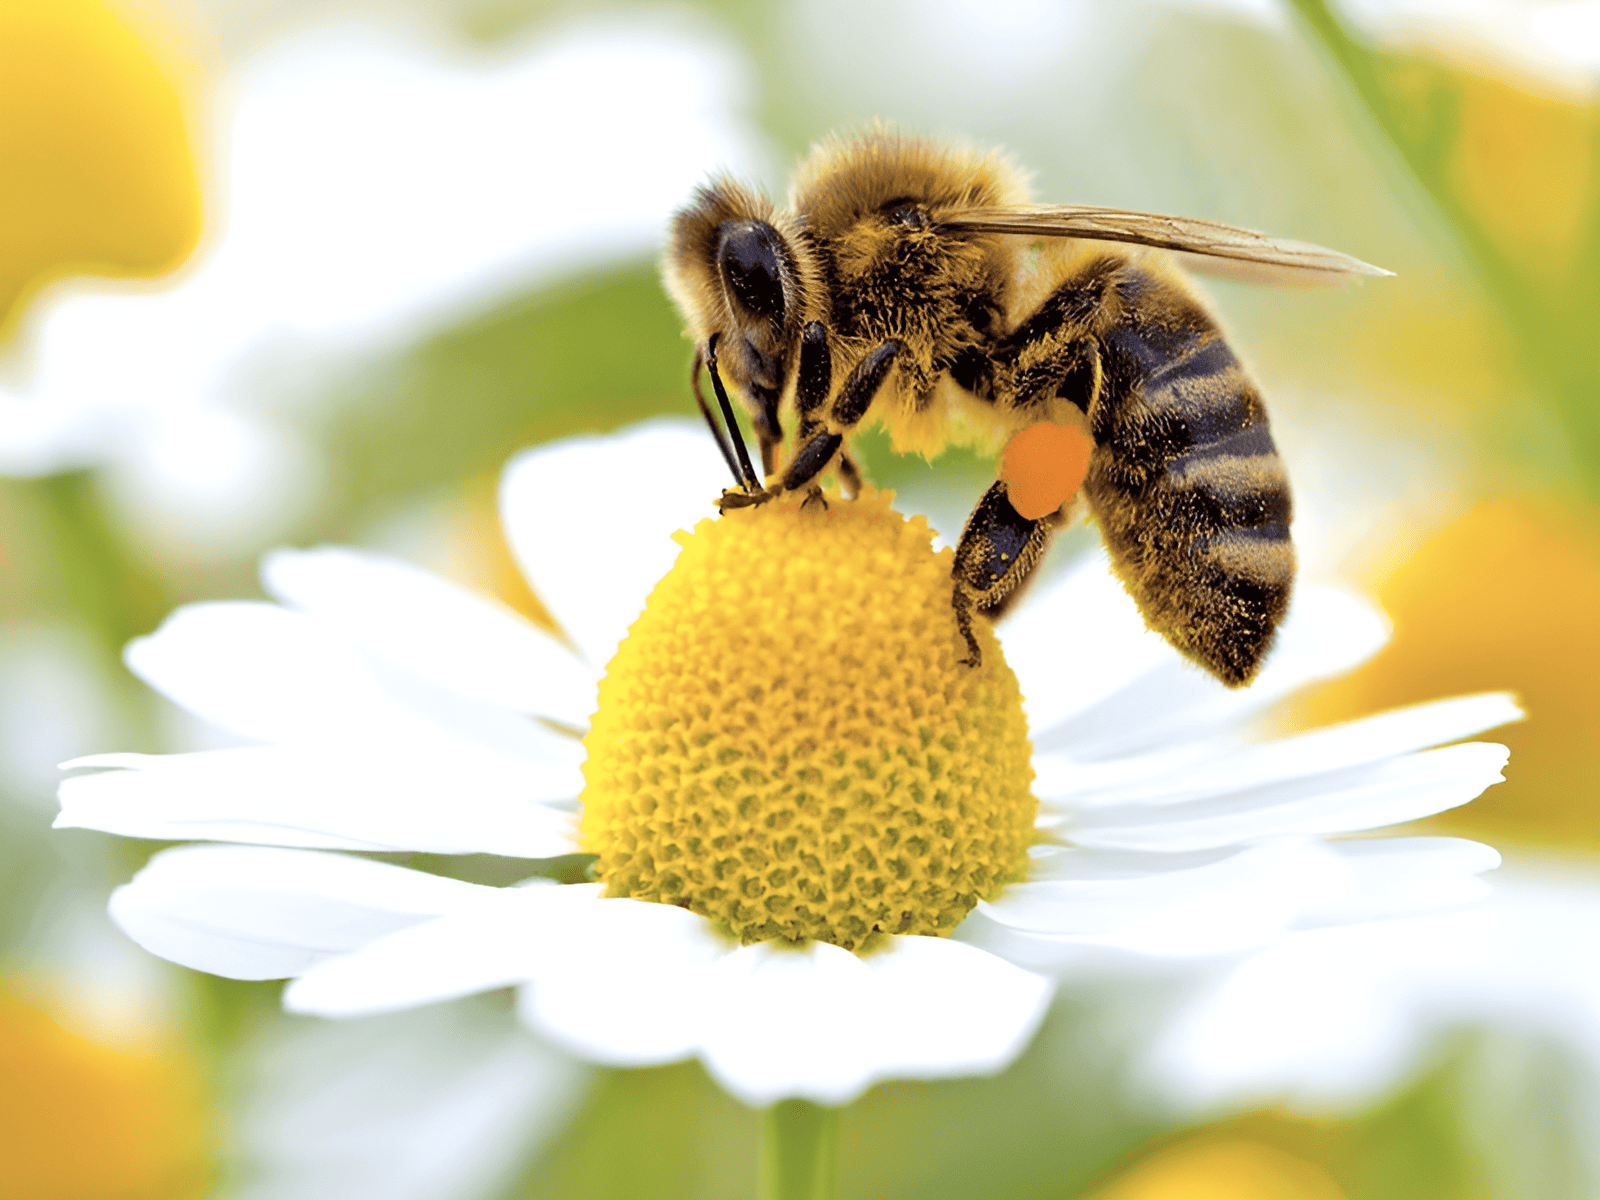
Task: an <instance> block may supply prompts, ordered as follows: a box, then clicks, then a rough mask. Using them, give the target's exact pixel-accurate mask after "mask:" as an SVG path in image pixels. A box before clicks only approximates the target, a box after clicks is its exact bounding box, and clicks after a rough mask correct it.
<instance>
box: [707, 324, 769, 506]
mask: <svg viewBox="0 0 1600 1200" xmlns="http://www.w3.org/2000/svg"><path fill="white" fill-rule="evenodd" d="M706 369H707V370H709V371H710V372H711V390H712V391H713V392H715V393H716V394H717V404H718V405H719V406H720V407H721V409H722V419H723V421H724V422H725V423H726V424H727V426H728V437H729V439H730V440H731V441H732V442H733V448H734V450H735V451H736V452H737V454H738V458H739V470H740V472H741V473H742V474H743V476H744V477H743V479H741V480H740V482H741V483H743V484H744V489H745V491H747V492H751V493H754V492H759V491H760V490H761V485H760V483H758V482H757V481H756V473H755V469H754V468H753V467H752V466H751V465H750V452H749V451H748V450H746V449H745V445H744V435H743V434H741V433H740V432H739V422H738V421H737V420H736V419H735V418H734V415H733V402H732V401H731V400H729V399H728V389H727V388H726V387H724V386H723V384H722V372H721V371H719V370H717V335H716V334H712V335H711V337H710V339H709V340H708V341H707V342H706Z"/></svg>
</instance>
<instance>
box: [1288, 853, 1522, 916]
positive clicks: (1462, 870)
mask: <svg viewBox="0 0 1600 1200" xmlns="http://www.w3.org/2000/svg"><path fill="white" fill-rule="evenodd" d="M1329 849H1331V850H1333V851H1334V852H1335V853H1336V854H1338V855H1339V856H1340V857H1341V858H1342V859H1343V860H1344V863H1345V871H1346V878H1347V885H1346V887H1345V889H1344V890H1343V891H1341V892H1339V893H1336V894H1330V895H1329V896H1326V897H1324V898H1321V899H1319V900H1317V901H1316V902H1315V903H1313V904H1311V905H1308V906H1307V909H1306V911H1305V912H1304V913H1303V914H1302V915H1301V919H1300V921H1299V924H1300V925H1302V926H1313V925H1333V924H1347V923H1351V922H1355V921H1367V920H1373V919H1375V918H1379V917H1392V916H1397V915H1400V914H1404V913H1414V912H1420V911H1423V910H1426V909H1430V908H1455V907H1458V906H1460V905H1465V904H1471V903H1474V902H1476V901H1478V900H1482V899H1483V898H1484V897H1485V896H1487V895H1488V894H1489V884H1488V882H1487V881H1486V880H1483V879H1481V878H1479V876H1481V875H1482V874H1483V872H1485V871H1492V870H1494V869H1495V868H1496V867H1498V866H1499V865H1500V854H1499V852H1498V851H1496V850H1494V849H1493V848H1491V847H1489V846H1485V845H1482V844H1481V843H1479V842H1469V841H1467V840H1466V839H1465V838H1447V837H1408V838H1360V839H1356V840H1353V841H1342V842H1331V843H1329Z"/></svg>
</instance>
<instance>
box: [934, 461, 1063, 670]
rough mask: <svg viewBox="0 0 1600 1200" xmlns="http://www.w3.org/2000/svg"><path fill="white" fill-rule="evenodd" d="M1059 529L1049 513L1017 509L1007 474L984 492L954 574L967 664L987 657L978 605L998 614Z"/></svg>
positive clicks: (963, 540)
mask: <svg viewBox="0 0 1600 1200" xmlns="http://www.w3.org/2000/svg"><path fill="white" fill-rule="evenodd" d="M1054 528H1055V523H1054V522H1053V521H1052V520H1051V519H1050V518H1049V517H1041V518H1039V519H1038V520H1032V519H1030V518H1028V517H1024V516H1023V515H1022V514H1021V513H1019V512H1017V510H1016V509H1015V508H1013V507H1012V506H1011V500H1010V498H1009V497H1008V496H1007V494H1006V483H1005V480H1003V479H1002V480H997V481H996V482H995V484H994V486H992V487H991V488H990V489H989V490H988V491H987V492H985V493H984V494H983V499H982V500H979V501H978V507H977V508H975V509H973V510H972V515H971V516H970V517H968V518H967V524H966V527H965V528H964V529H963V530H962V531H961V541H960V542H959V543H958V544H957V546H956V561H955V565H954V567H953V568H952V569H951V572H950V573H951V576H952V577H953V578H954V579H955V589H954V594H953V596H952V606H953V607H954V608H955V614H956V626H957V628H958V629H960V631H961V636H962V637H963V638H965V639H966V642H967V650H968V652H969V656H968V657H967V658H965V659H963V660H962V661H963V662H965V663H966V664H967V665H968V666H971V667H975V666H977V665H978V664H979V663H980V662H981V661H982V659H983V656H982V652H981V651H980V650H979V648H978V639H977V637H976V636H975V635H974V634H973V632H972V614H973V610H975V609H976V610H978V611H993V612H994V614H995V615H996V616H998V615H999V612H1000V611H1001V610H1003V609H1004V607H1005V604H1006V601H1007V600H1008V599H1009V597H1010V596H1011V595H1012V594H1013V593H1014V592H1015V591H1016V590H1017V589H1018V588H1019V587H1021V586H1022V584H1023V582H1024V581H1025V580H1026V579H1027V578H1028V575H1029V574H1030V573H1031V572H1032V571H1033V568H1034V565H1035V564H1036V563H1038V561H1039V558H1040V556H1041V555H1043V554H1044V551H1045V547H1047V546H1048V545H1049V544H1050V535H1051V533H1052V532H1053V531H1054Z"/></svg>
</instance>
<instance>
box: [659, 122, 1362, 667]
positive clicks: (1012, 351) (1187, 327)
mask: <svg viewBox="0 0 1600 1200" xmlns="http://www.w3.org/2000/svg"><path fill="white" fill-rule="evenodd" d="M1174 254H1176V255H1178V256H1181V258H1182V261H1183V262H1184V263H1185V265H1187V266H1189V267H1190V269H1202V270H1203V269H1207V267H1208V265H1209V266H1210V267H1211V268H1212V269H1216V268H1221V269H1220V270H1216V273H1219V274H1230V273H1232V274H1240V275H1244V276H1247V277H1254V278H1259V279H1264V280H1265V281H1267V282H1303V281H1314V280H1319V279H1328V278H1332V277H1337V276H1347V275H1383V274H1387V273H1388V272H1385V271H1382V270H1379V269H1378V268H1376V267H1372V266H1369V265H1368V264H1366V263H1363V262H1361V261H1360V260H1358V259H1354V258H1351V257H1349V256H1348V255H1344V254H1340V253H1338V252H1336V251H1332V250H1326V249H1323V248H1322V247H1319V246H1312V245H1309V244H1306V243H1303V242H1295V241H1289V240H1285V239H1279V238H1271V237H1267V236H1265V235H1263V234H1259V233H1254V232H1252V231H1250V230H1245V229H1238V228H1235V227H1233V226H1229V225H1222V224H1218V223H1216V222H1213V221H1203V220H1195V219H1190V218H1184V217H1167V216H1156V215H1152V214H1149V213H1138V212H1127V211H1123V210H1119V209H1108V208H1097V207H1089V206H1082V205H1047V204H1033V203H1029V198H1028V195H1027V192H1026V189H1025V187H1024V185H1023V182H1022V179H1021V177H1020V176H1019V174H1018V172H1017V171H1016V169H1015V168H1014V167H1012V166H1011V165H1010V163H1009V162H1007V160H1006V159H1005V158H1004V157H1003V156H1001V155H1000V154H998V153H993V152H987V153H986V152H980V151H973V150H968V149H964V148H962V147H959V146H954V145H951V144H948V143H944V142H936V141H931V140H926V139H921V138H914V137H909V136H904V135H900V134H896V133H892V132H888V131H885V130H881V129H879V130H874V131H872V132H869V133H867V134H865V135H862V136H859V137H855V138H850V139H835V140H831V141H828V142H824V143H822V144H821V145H820V146H818V147H817V148H816V149H815V150H814V151H813V152H812V154H811V155H810V157H809V158H808V159H807V160H806V161H805V162H804V163H803V164H802V165H801V167H800V169H799V172H798V173H797V176H796V179H795V183H794V186H793V190H792V193H791V197H790V201H789V205H788V207H787V208H782V209H780V208H778V207H776V206H775V205H773V204H772V203H771V202H770V201H769V200H768V199H767V198H766V197H764V196H762V195H760V194H759V193H757V192H755V191H753V190H750V189H748V188H745V187H743V186H741V185H740V184H738V183H736V182H734V181H733V180H731V179H728V178H719V179H716V180H713V181H712V182H711V183H709V184H707V185H705V186H704V187H702V188H700V189H699V191H698V192H697V193H696V195H695V197H694V199H693V201H692V202H691V203H690V205H689V206H688V207H686V208H685V209H683V210H682V211H681V212H679V213H678V214H677V216H676V218H675V220H674V222H673V226H672V232H671V239H670V244H669V246H668V249H667V252H666V257H665V262H664V267H663V275H664V278H665V281H666V286H667V289H668V291H669V292H670V293H671V295H672V297H673V299H674V300H675V301H676V302H677V304H678V307H679V309H680V310H681V311H682V313H683V315H684V318H685V320H686V322H687V323H688V326H689V334H690V336H691V337H692V338H693V339H694V342H695V347H696V349H695V357H694V366H693V372H692V380H693V390H694V393H695V397H696V400H697V402H698V403H699V406H700V410H701V412H702V413H703V414H704V415H705V417H706V420H707V422H708V424H710V426H711V428H712V432H713V434H714V435H715V436H716V437H717V440H718V444H719V445H720V446H721V447H722V451H723V456H724V458H725V459H726V460H727V462H728V465H729V468H730V469H731V470H732V471H733V473H734V478H735V480H736V482H737V484H738V487H739V490H731V491H727V492H725V493H724V495H723V498H722V501H721V504H722V505H723V507H724V508H727V507H739V506H744V505H749V504H758V503H762V502H764V501H765V500H767V499H769V498H771V497H772V496H774V495H776V494H778V493H780V492H785V491H793V490H796V489H803V490H808V491H811V492H812V493H813V494H817V493H816V489H817V488H818V484H819V479H820V477H821V476H822V474H823V473H824V472H826V471H831V472H832V473H834V474H836V475H837V477H838V479H839V480H840V483H841V485H842V487H843V488H844V490H845V492H846V493H847V494H854V491H855V489H856V488H857V487H858V486H859V483H860V472H859V470H858V468H857V467H856V464H855V462H854V460H853V459H852V458H851V455H850V450H849V446H848V444H847V440H846V439H847V438H848V437H849V436H850V434H851V433H853V432H855V431H856V430H858V429H860V428H862V427H863V426H864V425H865V424H867V423H870V422H878V423H881V424H882V425H884V426H885V427H886V428H887V429H888V431H889V433H890V435H891V438H892V445H893V447H894V449H895V450H896V451H899V452H918V451H920V452H922V453H924V454H928V455H930V456H931V455H933V454H936V453H937V452H938V451H940V450H942V449H943V448H944V447H945V446H947V445H952V444H960V445H970V446H974V447H976V448H977V449H979V450H980V451H982V452H984V453H993V454H997V455H998V456H999V458H1000V462H1001V468H1000V472H999V478H998V479H997V480H996V482H995V484H994V485H993V486H992V487H990V488H989V490H988V491H987V492H986V493H985V494H984V495H983V497H982V498H981V499H980V500H979V501H978V504H977V507H976V508H975V509H974V510H973V512H972V515H971V516H970V517H969V518H968V520H967V523H966V526H965V528H964V530H963V531H962V534H961V539H960V542H959V543H958V545H957V547H956V555H955V568H954V589H953V603H954V607H955V613H956V618H957V622H958V624H959V627H960V629H961V632H962V633H963V635H964V636H965V638H966V641H967V645H968V648H969V659H968V661H970V662H973V663H976V662H977V661H978V656H979V653H980V651H979V647H978V643H977V640H976V638H975V637H974V636H973V633H972V620H973V614H974V613H983V614H985V615H988V616H991V617H994V616H998V615H1000V614H1001V613H1002V612H1004V610H1005V608H1006V606H1007V605H1008V604H1009V603H1010V602H1011V601H1013V600H1014V599H1015V597H1016V595H1017V594H1018V589H1019V587H1020V586H1021V585H1022V584H1023V583H1024V582H1025V581H1026V579H1027V578H1028V575H1029V574H1030V572H1031V571H1032V570H1033V568H1034V566H1035V564H1037V562H1038V561H1039V558H1040V556H1041V555H1042V553H1043V552H1044V549H1045V547H1046V545H1047V544H1048V542H1049V539H1050V536H1051V534H1052V532H1053V531H1054V530H1055V529H1056V528H1058V527H1060V526H1061V525H1062V524H1064V523H1065V522H1066V521H1067V520H1068V519H1069V518H1070V517H1071V516H1072V515H1073V514H1074V513H1076V512H1077V511H1079V507H1080V502H1081V503H1082V505H1086V507H1087V509H1088V511H1089V513H1090V514H1091V515H1092V516H1093V517H1094V519H1095V520H1096V522H1097V523H1098V524H1099V526H1100V529H1101V532H1102V534H1103V536H1104V538H1105V541H1106V545H1107V549H1108V551H1109V553H1110V557H1111V562H1112V565H1113V567H1114V569H1115V570H1116V572H1117V574H1118V576H1119V577H1120V578H1121V580H1122V581H1123V583H1124V585H1125V586H1126V587H1127V589H1128V591H1129V593H1130V594H1131V595H1132V596H1133V598H1134V599H1135V601H1136V602H1137V603H1138V605H1139V608H1140V610H1141V612H1142V613H1143V614H1144V617H1145V620H1146V622H1147V623H1148V624H1149V625H1150V627H1151V628H1153V629H1155V630H1157V631H1158V632H1160V633H1161V634H1162V635H1163V636H1164V637H1166V639H1167V640H1168V641H1169V642H1171V643H1172V644H1173V645H1174V646H1175V647H1177V648H1178V649H1179V650H1180V651H1182V652H1183V653H1184V654H1186V655H1188V656H1189V657H1190V658H1191V659H1193V660H1194V661H1196V662H1198V663H1199V664H1200V665H1202V666H1204V667H1205V668H1206V669H1207V670H1209V671H1211V673H1212V674H1214V675H1215V676H1217V678H1219V679H1221V680H1222V681H1223V682H1224V683H1226V684H1228V685H1230V686H1234V687H1238V686H1242V685H1244V684H1246V683H1248V682H1249V681H1250V680H1251V679H1252V678H1253V677H1254V676H1255V674H1256V672H1257V671H1258V670H1259V669H1260V665H1261V662H1262V659H1263V657H1264V656H1265V655H1266V653H1267V651H1268V650H1269V649H1270V647H1271V644H1272V639H1273V636H1274V634H1275V632H1276V630H1277V627H1278V625H1279V623H1280V622H1281V620H1282V619H1283V615H1284V612H1285V611H1286V609H1287V607H1288V602H1289V593H1290V589H1291V587H1292V585H1293V579H1294V570H1295V561H1294V549H1293V546H1292V544H1291V542H1290V539H1289V521H1290V516H1291V505H1290V498H1289V488H1288V482H1287V479H1286V477H1285V473H1284V468H1283V463H1282V460H1281V459H1280V458H1279V457H1278V453H1277V448H1276V446H1275V445H1274V443H1273V440H1272V434H1271V431H1270V429H1269V426H1268V423H1267V415H1266V410H1265V408H1264V407H1263V405H1262V401H1261V397H1260V393H1259V391H1258V389H1257V387H1256V385H1255V383H1254V382H1253V381H1252V380H1251V379H1250V377H1249V375H1248V374H1247V373H1246V371H1245V369H1244V368H1243V367H1242V366H1241V365H1240V363H1239V360H1238V359H1237V358H1236V357H1235V355H1234V353H1233V351H1232V350H1231V349H1230V348H1229V346H1228V344H1227V342H1226V341H1225V340H1224V338H1223V336H1222V334H1221V332H1220V331H1219V329H1218V327H1217V322H1216V319H1215V318H1214V317H1213V316H1212V315H1211V314H1210V312H1209V311H1208V310H1207V307H1206V305H1205V304H1204V303H1203V301H1202V300H1201V299H1200V297H1199V296H1198V295H1197V294H1196V292H1195V291H1194V289H1193V287H1192V285H1191V284H1190V283H1189V282H1188V279H1187V277H1186V276H1185V274H1184V272H1183V270H1182V269H1180V267H1179V266H1178V264H1177V262H1176V261H1175V258H1174ZM702 368H708V369H709V373H710V376H711V381H712V386H713V389H714V391H715V394H716V396H717V398H718V402H719V403H720V404H721V406H722V411H723V417H724V421H725V423H726V424H727V425H728V426H729V434H730V436H731V441H730V440H725V439H724V438H723V436H722V434H721V432H720V431H719V430H718V427H717V423H716V421H715V419H714V418H713V417H712V414H711V410H710V408H709V407H708V406H707V404H706V401H705V400H704V398H703V397H702V395H701V392H700V382H699V381H700V372H701V370H702ZM730 392H731V393H732V395H733V396H734V397H736V398H737V399H738V400H739V401H740V402H741V403H742V405H743V406H744V407H745V409H746V410H747V412H748V414H749V418H750V422H751V426H752V428H753V430H754V434H755V437H756V440H757V443H758V446H759V449H760V456H761V466H762V469H763V472H764V475H765V482H763V481H762V480H758V479H757V478H756V477H755V473H754V469H753V467H752V464H751V463H750V461H749V458H748V455H747V452H746V451H745V448H744V444H743V441H742V439H741V438H740V437H739V435H738V427H737V424H736V423H735V421H734V419H733V411H732V408H731V406H730V402H729V393H730ZM790 423H792V427H793V428H794V432H795V439H794V442H793V443H792V446H786V444H785V433H784V430H785V426H786V424H790Z"/></svg>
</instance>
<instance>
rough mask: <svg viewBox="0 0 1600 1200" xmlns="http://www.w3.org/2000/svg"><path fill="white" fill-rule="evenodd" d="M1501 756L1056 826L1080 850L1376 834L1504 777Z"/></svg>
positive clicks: (1371, 772)
mask: <svg viewBox="0 0 1600 1200" xmlns="http://www.w3.org/2000/svg"><path fill="white" fill-rule="evenodd" d="M1508 757H1509V755H1508V752H1507V750H1506V748H1505V747H1504V746H1496V745H1492V744H1490V743H1486V742H1468V743H1466V744H1465V745H1459V746H1446V747H1444V748H1443V749H1440V750H1428V751H1424V752H1422V753H1420V754H1412V755H1408V756H1407V757H1405V758H1398V759H1390V760H1388V761H1386V762H1379V763H1371V764H1368V765H1366V766H1359V767H1350V768H1347V769H1340V770H1332V771H1324V772H1323V773H1321V774H1318V775H1312V776H1309V777H1307V778H1304V779H1292V780H1287V781H1284V782H1280V783H1270V784H1263V785H1260V786H1257V787H1250V788H1243V789H1241V790H1239V791H1236V792H1231V793H1225V794H1221V795H1214V796H1207V797H1203V798H1201V799H1198V800H1187V801H1180V802H1178V803H1175V804H1161V805H1153V804H1124V805H1115V806H1108V807H1105V808H1096V809H1093V810H1089V811H1084V812H1080V813H1078V814H1077V815H1076V816H1074V817H1073V818H1071V819H1070V820H1068V821H1066V822H1064V823H1063V825H1062V829H1063V833H1064V836H1065V837H1067V838H1068V839H1069V840H1070V841H1072V842H1073V843H1075V844H1077V845H1080V846H1095V847H1102V848H1106V849H1114V848H1119V849H1127V850H1162V851H1169V852H1179V851H1186V850H1205V849H1209V848H1212V847H1218V846H1228V845H1234V844H1238V843H1242V842H1253V841H1262V840H1265V839H1267V838H1275V837H1281V836H1285V835H1302V834H1328V833H1355V832H1359V831H1362V830H1367V829H1381V828H1382V827H1384V826H1385V825H1398V824H1400V823H1401V822H1403V821H1414V820H1417V819H1418V818H1421V817H1427V816H1432V815H1433V814H1434V813H1437V812H1443V811H1444V810H1445V809H1448V808H1455V807H1457V806H1458V805H1462V804H1465V803H1467V801H1469V800H1471V799H1473V798H1474V797H1476V796H1477V795H1479V794H1480V793H1481V792H1482V791H1483V790H1484V789H1485V788H1486V787H1488V786H1490V785H1491V784H1494V783H1498V782H1500V781H1501V780H1502V779H1503V778H1504V776H1503V775H1501V773H1500V772H1501V770H1502V769H1503V768H1504V767H1505V765H1506V760H1507V758H1508Z"/></svg>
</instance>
